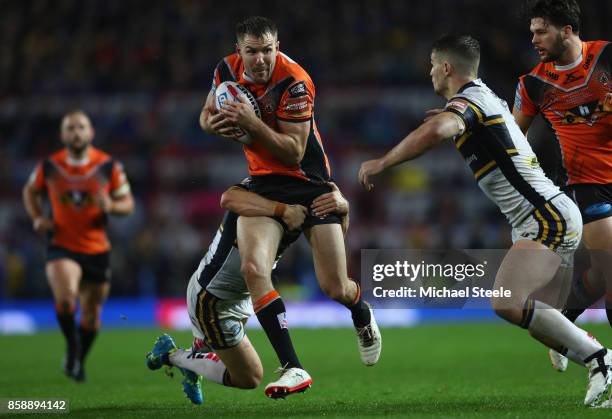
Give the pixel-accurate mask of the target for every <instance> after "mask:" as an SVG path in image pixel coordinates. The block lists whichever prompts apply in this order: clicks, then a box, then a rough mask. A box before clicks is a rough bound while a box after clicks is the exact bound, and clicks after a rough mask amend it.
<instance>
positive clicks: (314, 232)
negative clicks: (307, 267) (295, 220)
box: [305, 224, 348, 287]
mask: <svg viewBox="0 0 612 419" xmlns="http://www.w3.org/2000/svg"><path fill="white" fill-rule="evenodd" d="M305 235H306V238H307V239H308V242H309V243H310V247H311V248H312V258H313V262H314V267H315V273H316V275H317V278H318V280H319V283H320V284H321V286H322V287H325V286H326V285H330V283H335V282H338V281H340V282H344V281H347V280H348V275H347V268H346V248H345V247H344V236H343V234H342V227H341V226H340V224H319V225H315V226H313V227H311V228H310V229H309V230H307V231H305Z"/></svg>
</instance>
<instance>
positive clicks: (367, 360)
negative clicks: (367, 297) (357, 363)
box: [355, 302, 382, 366]
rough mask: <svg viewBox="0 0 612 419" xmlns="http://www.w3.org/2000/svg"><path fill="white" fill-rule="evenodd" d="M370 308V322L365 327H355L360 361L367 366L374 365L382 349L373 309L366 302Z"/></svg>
mask: <svg viewBox="0 0 612 419" xmlns="http://www.w3.org/2000/svg"><path fill="white" fill-rule="evenodd" d="M366 304H367V305H368V308H369V309H370V324H368V325H367V326H365V327H356V328H355V330H356V331H357V345H358V346H359V356H360V357H361V362H363V363H364V364H365V365H367V366H371V365H374V364H376V363H377V362H378V359H379V358H380V352H381V351H382V336H381V334H380V330H379V329H378V324H376V319H375V318H374V310H372V306H371V305H370V304H369V303H367V302H366Z"/></svg>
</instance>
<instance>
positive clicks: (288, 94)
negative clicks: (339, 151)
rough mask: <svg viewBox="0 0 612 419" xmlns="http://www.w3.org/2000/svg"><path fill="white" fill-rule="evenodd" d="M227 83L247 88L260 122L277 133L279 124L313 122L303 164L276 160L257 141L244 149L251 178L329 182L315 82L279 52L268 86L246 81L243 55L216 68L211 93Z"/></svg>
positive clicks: (229, 57) (235, 54) (236, 55)
mask: <svg viewBox="0 0 612 419" xmlns="http://www.w3.org/2000/svg"><path fill="white" fill-rule="evenodd" d="M225 81H235V82H237V83H239V84H240V85H242V86H245V87H246V88H247V89H249V91H250V92H251V93H252V94H253V96H255V98H256V99H257V103H258V105H259V109H260V111H261V119H262V120H263V121H264V122H265V123H266V124H267V125H268V126H269V127H270V128H272V129H274V130H276V131H278V121H285V122H305V121H310V123H311V126H310V133H309V135H308V139H307V143H306V151H305V154H304V158H303V159H302V161H301V162H300V163H299V164H297V165H295V166H287V165H286V164H284V163H282V162H281V161H280V160H279V159H277V158H276V157H275V156H274V155H273V154H272V153H271V152H270V151H269V150H268V149H266V148H265V147H264V146H262V145H261V144H259V143H258V141H257V139H255V141H253V143H251V144H250V145H245V146H244V147H243V149H244V154H245V156H246V158H247V161H248V163H249V175H251V176H262V175H284V176H293V177H297V178H300V179H302V180H306V181H313V182H326V181H328V180H330V177H331V172H330V167H329V160H328V158H327V155H326V154H325V151H324V148H323V142H322V140H321V136H320V135H319V131H318V130H317V125H316V123H315V120H314V100H315V86H314V83H313V82H312V79H311V78H310V76H309V75H308V73H306V71H305V70H304V69H303V68H302V67H300V65H299V64H298V63H296V62H295V61H293V60H292V59H291V58H289V57H288V56H286V55H285V54H283V53H281V52H279V53H278V55H277V57H276V64H275V66H274V70H273V72H272V76H271V77H270V80H269V81H268V83H266V84H257V83H253V82H252V81H250V80H249V79H248V77H245V74H244V65H243V63H242V59H241V58H240V54H238V53H234V54H232V55H229V56H227V57H225V58H224V59H223V60H221V61H220V62H219V64H217V67H216V68H215V72H214V77H213V84H212V90H213V94H214V90H215V88H216V87H217V86H218V85H219V84H220V83H223V82H225Z"/></svg>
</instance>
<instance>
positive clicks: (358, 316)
mask: <svg viewBox="0 0 612 419" xmlns="http://www.w3.org/2000/svg"><path fill="white" fill-rule="evenodd" d="M355 285H357V296H356V297H355V301H353V302H352V303H351V304H344V306H345V307H346V308H348V309H349V310H351V317H352V318H353V324H354V325H355V327H357V328H362V327H366V326H367V325H369V324H370V321H371V318H372V316H371V315H370V307H369V306H368V305H367V304H366V303H365V301H363V300H362V299H361V286H360V285H359V284H358V283H356V282H355Z"/></svg>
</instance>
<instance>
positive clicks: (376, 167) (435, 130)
mask: <svg viewBox="0 0 612 419" xmlns="http://www.w3.org/2000/svg"><path fill="white" fill-rule="evenodd" d="M464 130H465V127H464V125H463V122H462V121H461V119H460V118H459V117H458V116H456V115H455V114H453V113H451V112H441V113H439V114H438V115H436V116H434V117H432V118H431V119H428V120H427V121H426V122H424V123H423V124H421V126H419V127H418V128H417V129H415V130H414V131H412V132H411V133H410V134H409V135H408V136H407V137H406V138H404V139H403V140H402V141H401V142H400V143H399V144H398V145H396V146H395V147H393V148H392V149H391V150H390V151H389V152H388V153H387V154H385V155H384V156H383V157H381V158H379V159H374V160H369V161H366V162H364V163H362V164H361V168H360V169H359V182H360V183H361V185H362V186H363V187H364V188H365V189H366V190H368V191H369V190H371V189H372V188H373V187H374V184H372V181H371V179H370V178H371V177H372V176H374V175H377V174H379V173H381V172H383V171H385V170H387V169H388V168H390V167H393V166H396V165H398V164H400V163H403V162H405V161H408V160H412V159H414V158H416V157H418V156H420V155H421V154H423V153H425V152H427V151H428V150H429V149H430V148H432V147H435V146H437V145H438V144H440V143H441V142H442V141H443V140H445V139H447V138H452V137H454V136H456V135H459V134H462V133H463V131H464Z"/></svg>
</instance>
